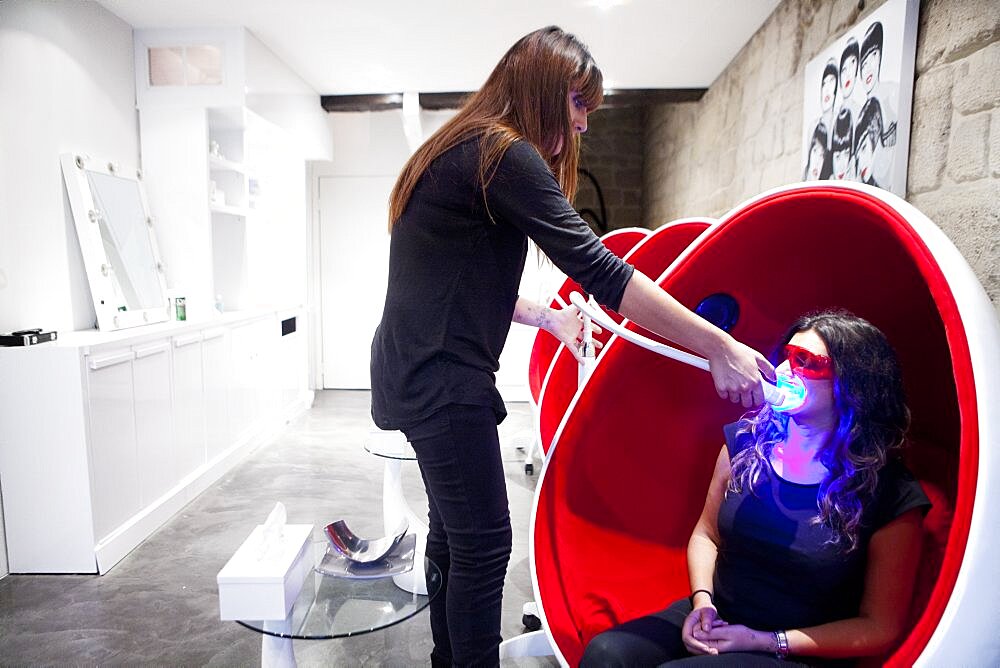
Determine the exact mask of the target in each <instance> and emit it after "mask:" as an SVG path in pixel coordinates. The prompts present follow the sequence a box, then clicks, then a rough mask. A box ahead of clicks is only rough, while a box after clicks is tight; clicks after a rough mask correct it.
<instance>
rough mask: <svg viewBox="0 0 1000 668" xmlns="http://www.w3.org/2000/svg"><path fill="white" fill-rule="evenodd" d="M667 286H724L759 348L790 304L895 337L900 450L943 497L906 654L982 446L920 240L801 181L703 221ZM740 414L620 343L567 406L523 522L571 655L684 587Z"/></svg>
mask: <svg viewBox="0 0 1000 668" xmlns="http://www.w3.org/2000/svg"><path fill="white" fill-rule="evenodd" d="M661 285H662V286H663V287H664V288H666V289H667V290H668V291H669V292H670V293H671V294H673V295H674V296H675V297H676V298H678V299H679V300H680V301H681V302H682V303H684V304H685V305H687V306H688V307H691V308H693V307H694V306H695V305H696V304H697V303H698V302H699V301H700V300H701V299H702V298H704V297H705V296H707V295H710V294H713V293H717V292H723V293H728V294H730V295H732V296H733V297H734V298H736V300H737V301H738V303H739V305H740V311H741V316H740V320H739V322H738V323H737V325H736V327H735V329H734V330H733V335H734V336H735V337H736V338H737V339H739V340H741V341H744V342H745V343H747V344H749V345H751V346H754V347H756V348H758V349H759V350H761V351H764V352H765V353H769V352H770V347H771V346H773V345H774V343H775V342H776V339H777V337H778V336H780V334H781V333H782V332H783V331H784V328H785V327H786V326H787V325H788V324H789V323H790V322H791V321H792V320H794V319H795V318H796V317H797V316H799V315H800V314H802V313H804V312H807V311H812V310H817V309H824V308H833V307H840V308H847V309H849V310H851V311H852V312H854V313H856V314H857V315H860V316H862V317H864V318H867V319H869V320H870V321H872V322H873V323H874V324H876V325H877V326H878V327H880V328H881V329H882V330H883V331H884V332H885V333H886V335H887V336H888V338H889V340H890V341H891V342H892V343H893V345H894V346H895V348H896V350H897V352H898V353H899V357H900V360H901V363H902V367H903V373H904V379H905V383H906V390H907V394H908V398H909V404H910V408H911V410H912V413H913V424H912V428H911V432H910V433H911V437H912V441H913V446H912V447H911V448H910V450H909V452H908V453H907V460H908V463H909V465H910V466H911V468H912V469H913V470H914V472H915V473H916V475H917V476H918V477H919V478H920V479H921V480H924V481H926V482H927V483H928V488H929V489H930V493H932V494H933V495H935V496H936V501H937V505H936V507H935V509H934V511H933V512H932V514H931V515H930V516H928V525H929V527H930V528H932V529H933V531H929V533H928V535H929V536H930V538H929V540H928V547H927V550H926V551H925V552H926V553H927V556H928V557H929V558H930V559H933V560H934V561H933V563H932V564H931V565H930V567H929V568H927V569H925V570H924V571H922V572H921V575H920V578H921V581H920V583H919V584H918V587H917V592H916V594H915V600H914V603H913V609H914V615H913V618H914V628H913V630H912V631H911V632H910V634H909V636H908V637H907V639H906V640H905V641H904V642H903V644H902V645H901V646H900V648H899V649H898V650H897V651H896V652H895V653H894V654H893V655H892V657H889V659H888V662H889V663H890V664H896V665H905V664H909V663H912V661H913V659H915V658H916V657H917V656H919V654H920V651H921V650H922V649H923V647H924V646H925V645H926V642H927V639H928V638H929V637H930V634H931V632H933V630H934V628H935V627H936V625H937V622H938V620H939V619H940V616H941V614H942V612H943V610H944V605H945V604H946V603H947V600H948V598H949V596H950V593H951V589H952V586H953V584H954V580H955V577H956V576H957V572H958V566H959V565H960V563H961V559H962V555H963V551H964V547H965V540H966V538H967V535H968V525H969V520H970V518H971V499H972V496H973V494H974V491H975V478H976V460H977V454H976V453H977V447H978V436H977V433H976V411H977V406H976V399H975V390H974V387H973V385H972V378H971V365H970V362H969V355H968V345H967V343H966V342H965V338H964V336H965V334H964V331H963V328H962V325H961V320H960V318H959V317H958V314H957V310H956V307H955V303H954V299H953V297H952V296H951V292H950V290H949V288H948V286H947V284H946V282H945V281H944V279H943V277H942V275H941V273H940V270H939V269H938V267H937V265H936V263H935V262H934V260H933V258H932V257H931V255H930V253H929V252H928V250H927V248H926V246H925V245H924V243H923V241H921V240H920V239H919V237H918V236H917V235H916V234H915V233H914V232H913V229H912V228H911V227H910V226H909V225H908V224H907V222H906V221H905V220H904V219H903V218H902V217H901V216H900V214H899V213H898V212H897V211H895V210H894V209H892V208H891V207H889V206H888V205H886V204H884V203H882V202H881V201H879V200H877V199H875V198H873V197H871V196H870V195H866V194H864V193H860V192H858V191H850V190H840V189H835V188H829V187H823V186H815V187H808V188H801V189H794V190H790V191H784V192H780V193H777V194H774V195H772V196H769V197H767V198H764V199H761V200H758V201H757V202H755V203H753V204H751V205H748V206H747V207H745V208H743V209H741V210H740V211H738V212H736V213H734V214H732V215H731V216H730V217H729V218H727V219H726V220H725V221H724V222H723V223H722V224H720V225H719V226H717V227H714V228H712V229H711V230H710V231H708V232H707V233H706V234H705V235H704V236H703V237H702V238H701V239H699V241H698V242H697V245H696V246H695V247H694V248H693V249H692V252H691V253H689V254H688V255H687V256H685V258H684V259H683V260H682V261H681V262H679V263H678V265H677V266H676V267H675V268H674V269H673V270H672V271H671V272H670V274H669V275H668V276H666V277H664V278H663V280H662V281H661ZM956 381H957V384H956ZM741 413H742V408H740V407H735V406H733V405H732V404H730V403H729V402H726V401H723V400H720V399H719V398H718V396H717V395H716V394H715V391H714V388H713V385H712V382H711V378H710V377H709V376H708V375H707V374H706V373H705V372H703V371H700V370H696V369H693V368H691V367H687V366H685V365H682V364H679V363H677V362H674V361H672V360H668V359H666V358H663V357H660V356H658V355H655V354H652V353H650V352H648V351H645V350H642V349H640V348H638V347H636V346H633V345H630V344H624V343H622V342H620V341H619V342H616V343H614V344H613V345H612V346H611V347H609V349H608V350H607V351H606V353H605V355H604V357H603V359H602V360H601V362H600V364H598V365H597V368H596V369H595V371H594V374H593V376H592V378H591V380H590V382H588V384H587V386H586V387H585V388H584V389H583V391H582V392H581V394H580V396H579V397H578V399H577V403H576V405H575V406H574V408H573V410H572V412H571V413H570V414H569V415H567V416H566V418H565V424H564V425H563V427H562V429H563V430H562V433H561V434H560V436H559V438H558V442H557V443H556V448H555V451H554V452H553V453H552V454H551V460H550V462H549V465H548V468H547V470H546V474H545V476H544V477H543V479H542V485H541V489H540V490H539V499H538V509H537V515H536V519H535V530H534V535H533V540H534V555H535V556H534V563H533V565H534V568H535V575H536V578H537V581H538V586H539V593H540V597H539V598H540V601H541V604H542V608H543V612H544V616H545V622H546V625H547V628H548V629H549V631H550V633H551V634H552V636H553V638H554V640H555V642H556V644H557V645H558V648H559V651H560V652H561V653H562V655H563V656H564V657H565V658H566V660H567V661H568V662H569V663H570V664H571V665H575V664H576V663H577V662H578V661H579V658H580V655H581V654H582V651H583V648H584V646H585V645H586V643H587V641H588V640H589V639H590V638H591V637H592V636H593V635H595V634H596V633H598V632H600V631H602V630H604V629H606V628H608V627H609V626H611V625H613V624H615V623H619V622H622V621H625V620H628V619H631V618H634V617H636V616H639V615H642V614H645V613H648V612H651V611H653V610H657V609H660V608H663V607H664V606H666V605H667V604H669V603H670V602H671V601H673V600H675V599H677V598H679V597H681V596H685V595H687V594H688V593H689V587H688V582H687V569H686V561H685V550H686V545H687V540H688V537H689V535H690V532H691V529H692V528H693V526H694V523H695V521H696V520H697V518H698V515H699V514H700V512H701V508H702V504H703V502H704V497H705V490H706V488H707V485H708V482H709V480H710V478H711V473H712V467H713V463H714V461H715V458H716V456H717V455H718V452H719V449H720V447H722V443H723V439H722V429H721V427H722V425H723V424H725V423H727V422H731V421H733V420H735V419H737V418H738V417H739V416H740V414H741ZM930 559H929V560H930Z"/></svg>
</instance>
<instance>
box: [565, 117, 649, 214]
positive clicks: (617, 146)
mask: <svg viewBox="0 0 1000 668" xmlns="http://www.w3.org/2000/svg"><path fill="white" fill-rule="evenodd" d="M588 126H589V127H588V129H587V132H586V134H585V135H584V136H583V143H582V148H581V149H580V166H581V167H583V168H584V169H586V170H588V171H589V172H590V173H592V174H593V175H594V177H595V178H596V179H597V182H598V184H599V185H600V187H601V192H602V194H603V195H604V205H605V208H606V210H607V221H606V222H607V223H608V229H609V230H615V229H618V228H621V227H641V226H642V221H643V217H642V183H643V182H642V162H643V152H644V150H645V145H644V143H643V142H644V138H645V137H644V133H643V128H644V112H643V110H642V108H641V107H624V108H619V109H613V108H612V109H598V110H597V111H595V112H594V113H592V114H590V117H589V119H588ZM574 206H575V207H576V209H577V211H582V210H583V209H586V208H589V209H593V210H594V211H597V212H598V213H600V206H599V204H598V199H597V193H596V190H595V189H594V186H593V185H591V183H590V181H589V180H588V179H586V178H585V177H583V176H582V175H581V177H580V184H579V187H578V188H577V195H576V201H575V202H574ZM592 220H593V219H592V218H590V217H587V221H588V222H591V221H592ZM595 231H597V230H596V229H595Z"/></svg>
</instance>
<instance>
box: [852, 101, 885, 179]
mask: <svg viewBox="0 0 1000 668" xmlns="http://www.w3.org/2000/svg"><path fill="white" fill-rule="evenodd" d="M881 145H882V105H880V104H879V101H878V98H875V97H870V98H868V100H867V101H866V102H865V104H864V106H863V107H861V112H860V113H859V114H858V123H857V125H856V126H855V128H854V169H855V173H856V174H857V179H858V181H863V182H864V183H868V184H869V185H878V184H877V183H876V182H875V177H874V175H873V171H874V169H875V152H876V150H877V148H878V147H879V146H881Z"/></svg>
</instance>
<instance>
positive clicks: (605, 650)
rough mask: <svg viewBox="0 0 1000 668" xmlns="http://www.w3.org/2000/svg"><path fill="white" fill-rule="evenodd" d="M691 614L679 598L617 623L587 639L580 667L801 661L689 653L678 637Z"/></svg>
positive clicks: (788, 666) (769, 656) (790, 664)
mask: <svg viewBox="0 0 1000 668" xmlns="http://www.w3.org/2000/svg"><path fill="white" fill-rule="evenodd" d="M690 613H691V602H690V601H689V600H688V599H686V598H683V599H681V600H679V601H674V602H673V603H672V604H671V605H670V607H668V608H666V609H665V610H661V611H659V612H656V613H653V614H651V615H646V616H645V617H639V618H638V619H633V620H632V621H629V622H625V623H624V624H619V625H618V626H615V627H614V628H611V629H608V630H607V631H605V632H603V633H600V634H598V635H596V636H594V638H593V639H592V640H591V641H590V643H589V644H588V645H587V649H586V650H585V651H584V653H583V659H581V660H580V668H597V667H598V666H600V667H607V668H611V667H613V666H661V665H664V664H668V665H671V666H675V665H676V666H690V667H692V668H693V667H695V666H749V667H755V666H761V667H764V666H783V667H785V668H791V667H793V666H802V665H805V664H799V663H795V662H794V661H782V660H781V659H779V658H777V657H776V656H774V655H773V654H764V653H759V652H731V653H728V654H715V655H709V654H703V655H692V654H689V653H688V651H687V648H686V647H684V642H683V641H682V640H681V629H682V628H683V626H684V618H685V617H687V616H688V615H689V614H690Z"/></svg>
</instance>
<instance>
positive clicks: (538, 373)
mask: <svg viewBox="0 0 1000 668" xmlns="http://www.w3.org/2000/svg"><path fill="white" fill-rule="evenodd" d="M649 234H650V232H649V230H645V229H640V228H631V227H630V228H625V229H621V230H614V231H613V232H609V233H608V234H605V235H604V236H603V237H601V241H602V242H603V243H604V245H605V246H607V248H608V250H610V251H611V252H612V253H614V254H615V255H617V256H618V257H625V255H626V254H627V253H628V252H629V251H630V250H632V249H633V248H634V247H635V245H636V244H638V243H639V242H640V241H642V240H643V239H645V238H646V237H647V236H649ZM582 290H583V288H581V287H580V285H579V284H578V283H577V282H576V281H574V280H573V279H571V278H567V279H566V280H565V281H563V284H562V285H561V286H560V287H559V290H558V294H559V299H561V300H562V303H563V304H568V303H569V296H570V294H572V293H573V292H581V291H582ZM559 306H560V303H559V300H558V299H553V300H552V301H551V302H550V303H549V307H550V308H559ZM558 349H559V340H558V339H556V337H554V336H552V335H551V334H549V333H548V332H546V331H545V330H544V329H539V330H538V333H537V334H535V341H534V343H533V344H532V346H531V354H530V356H529V357H528V390H529V391H530V392H531V400H532V401H533V402H534V403H535V405H536V406H537V405H538V400H539V398H540V397H541V394H542V383H544V382H545V374H546V373H547V372H548V370H549V365H550V364H552V358H553V357H555V354H556V351H557V350H558Z"/></svg>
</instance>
